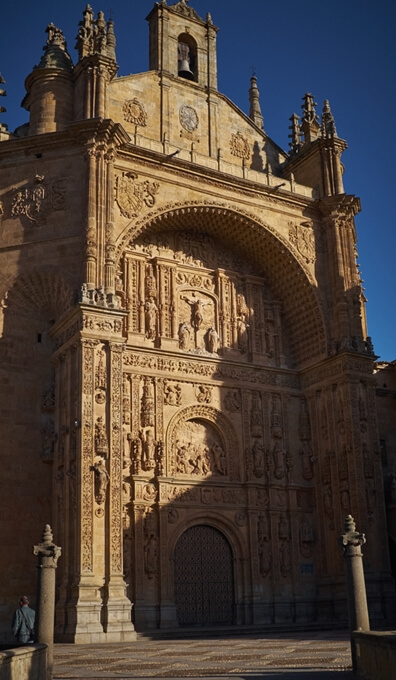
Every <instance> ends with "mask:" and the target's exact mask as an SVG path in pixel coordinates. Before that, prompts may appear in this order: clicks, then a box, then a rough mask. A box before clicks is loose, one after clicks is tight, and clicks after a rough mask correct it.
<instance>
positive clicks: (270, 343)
mask: <svg viewBox="0 0 396 680" xmlns="http://www.w3.org/2000/svg"><path fill="white" fill-rule="evenodd" d="M275 338H276V333H275V330H274V324H273V322H272V321H268V323H267V326H266V329H265V344H266V347H267V355H268V356H269V358H270V359H272V357H274V356H275Z"/></svg>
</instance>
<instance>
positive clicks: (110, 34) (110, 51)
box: [107, 19, 116, 61]
mask: <svg viewBox="0 0 396 680" xmlns="http://www.w3.org/2000/svg"><path fill="white" fill-rule="evenodd" d="M115 47H116V37H115V33H114V21H112V20H111V19H110V21H108V22H107V56H108V57H109V58H110V59H114V61H116V53H115Z"/></svg>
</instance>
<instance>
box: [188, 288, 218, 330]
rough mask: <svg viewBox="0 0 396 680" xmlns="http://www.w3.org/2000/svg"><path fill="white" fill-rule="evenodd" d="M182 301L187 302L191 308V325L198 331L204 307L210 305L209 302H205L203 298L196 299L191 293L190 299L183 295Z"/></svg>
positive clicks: (210, 302)
mask: <svg viewBox="0 0 396 680" xmlns="http://www.w3.org/2000/svg"><path fill="white" fill-rule="evenodd" d="M182 300H184V301H185V302H187V304H189V305H190V307H191V325H192V327H193V328H194V329H195V330H196V331H198V330H199V329H200V328H201V326H202V322H203V312H204V307H206V306H207V305H211V304H212V301H211V300H205V299H204V298H199V297H196V295H195V293H192V297H190V298H188V297H186V296H185V295H183V296H182Z"/></svg>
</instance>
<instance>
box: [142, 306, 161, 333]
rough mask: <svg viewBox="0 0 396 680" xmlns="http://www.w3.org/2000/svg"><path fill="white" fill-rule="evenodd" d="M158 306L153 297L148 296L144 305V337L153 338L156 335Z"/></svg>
mask: <svg viewBox="0 0 396 680" xmlns="http://www.w3.org/2000/svg"><path fill="white" fill-rule="evenodd" d="M157 315H158V307H157V305H156V304H155V300H154V298H153V297H149V298H148V300H146V303H145V305H144V317H145V322H146V338H148V339H149V340H154V339H155V337H156V335H157Z"/></svg>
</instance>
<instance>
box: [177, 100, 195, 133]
mask: <svg viewBox="0 0 396 680" xmlns="http://www.w3.org/2000/svg"><path fill="white" fill-rule="evenodd" d="M179 119H180V123H181V125H182V127H184V129H185V130H187V131H188V132H194V130H196V129H197V127H198V123H199V120H198V114H197V112H196V110H195V109H193V108H192V106H181V107H180V110H179Z"/></svg>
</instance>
